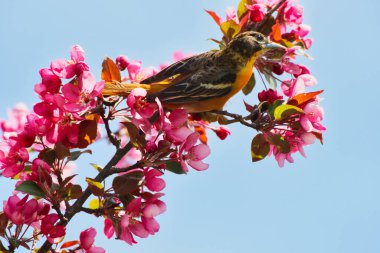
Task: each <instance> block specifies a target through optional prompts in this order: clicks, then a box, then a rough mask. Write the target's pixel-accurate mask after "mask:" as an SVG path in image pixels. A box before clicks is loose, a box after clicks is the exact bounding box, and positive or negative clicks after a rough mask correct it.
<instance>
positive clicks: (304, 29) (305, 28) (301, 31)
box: [291, 24, 311, 38]
mask: <svg viewBox="0 0 380 253" xmlns="http://www.w3.org/2000/svg"><path fill="white" fill-rule="evenodd" d="M310 31H311V26H309V25H305V24H299V25H298V26H296V27H295V29H293V30H292V31H291V33H294V34H296V35H297V36H300V37H302V38H303V37H306V36H307V35H308V34H309V32H310Z"/></svg>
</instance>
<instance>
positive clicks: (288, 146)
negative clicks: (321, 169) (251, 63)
mask: <svg viewBox="0 0 380 253" xmlns="http://www.w3.org/2000/svg"><path fill="white" fill-rule="evenodd" d="M274 8H276V9H275V10H276V11H275V12H272V10H274ZM207 12H208V13H209V14H210V15H211V16H212V17H213V19H214V20H215V21H216V23H217V24H218V25H219V26H220V28H221V31H222V32H223V33H224V36H223V40H222V41H221V42H219V43H220V44H221V47H223V44H224V43H228V41H230V40H231V39H233V37H234V36H236V35H238V34H239V33H241V32H244V31H247V30H252V31H257V32H261V33H263V34H264V35H266V36H267V37H268V39H270V40H271V41H273V42H276V43H279V44H281V45H282V46H284V47H285V48H287V50H286V53H285V54H284V55H281V56H278V55H271V54H270V53H268V54H266V55H264V57H261V58H260V59H259V60H257V61H256V62H255V68H256V70H257V71H258V73H259V75H263V76H264V77H265V79H266V81H267V83H268V84H269V86H270V88H269V89H268V88H267V87H265V90H263V91H261V92H259V93H258V100H259V104H258V105H257V106H256V107H254V106H251V105H249V104H246V107H247V110H248V111H249V112H250V113H251V114H254V115H255V117H254V118H253V120H252V123H254V124H255V126H257V127H256V129H257V130H259V131H260V132H261V133H259V134H258V135H256V136H255V138H254V139H253V140H252V150H251V151H252V160H253V161H259V160H262V159H263V158H265V157H266V156H267V155H270V154H273V155H274V157H275V159H276V160H277V162H278V164H279V166H280V167H282V166H284V162H285V161H288V162H291V163H292V162H293V161H294V159H293V157H292V154H293V153H296V152H299V153H300V154H301V155H302V156H306V155H305V152H304V148H303V147H304V146H306V145H310V144H313V143H314V142H315V140H316V139H319V140H320V141H321V142H322V134H323V132H324V131H325V130H326V128H325V127H324V126H323V125H322V123H321V121H322V120H323V114H324V111H323V108H322V107H321V105H320V101H321V98H320V97H319V96H318V95H319V94H320V93H322V91H315V92H309V91H307V89H309V88H311V87H314V86H315V85H316V84H317V80H316V78H315V77H314V76H313V75H312V74H311V71H310V69H309V68H308V67H307V66H305V65H302V64H297V63H296V62H295V60H296V58H297V56H305V57H309V55H307V54H306V53H305V51H306V50H308V49H309V48H310V47H311V46H312V42H313V40H312V39H311V38H308V35H309V33H310V31H311V27H310V26H309V25H306V24H304V23H303V20H304V17H303V7H302V6H301V5H299V4H298V3H297V1H296V0H285V1H284V0H242V1H241V2H240V4H239V6H238V10H237V11H235V10H234V8H231V7H230V8H227V10H226V20H224V19H222V18H220V17H219V16H218V15H217V14H216V13H214V12H212V11H207ZM268 12H270V13H271V14H272V15H267V13H268ZM231 29H232V30H233V31H234V32H230V31H231ZM272 54H273V53H272ZM285 75H288V76H289V77H285V78H284V80H280V78H279V77H283V76H285ZM277 81H280V90H277ZM254 83H255V81H254V82H251V83H250V84H248V85H247V86H246V88H245V89H246V90H243V91H244V93H245V94H249V93H250V92H251V91H252V88H253V86H254Z"/></svg>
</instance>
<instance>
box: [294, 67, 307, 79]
mask: <svg viewBox="0 0 380 253" xmlns="http://www.w3.org/2000/svg"><path fill="white" fill-rule="evenodd" d="M298 67H299V68H300V69H301V73H300V74H295V73H294V74H293V75H294V77H295V78H297V77H299V76H300V75H304V74H311V71H310V69H309V68H308V67H306V66H305V65H301V64H299V65H298Z"/></svg>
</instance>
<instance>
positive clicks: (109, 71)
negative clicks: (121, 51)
mask: <svg viewBox="0 0 380 253" xmlns="http://www.w3.org/2000/svg"><path fill="white" fill-rule="evenodd" d="M102 80H104V81H106V82H108V83H114V82H121V75H120V70H119V69H118V67H117V65H116V63H115V62H114V61H113V60H111V59H110V58H108V57H106V58H105V59H104V61H103V63H102Z"/></svg>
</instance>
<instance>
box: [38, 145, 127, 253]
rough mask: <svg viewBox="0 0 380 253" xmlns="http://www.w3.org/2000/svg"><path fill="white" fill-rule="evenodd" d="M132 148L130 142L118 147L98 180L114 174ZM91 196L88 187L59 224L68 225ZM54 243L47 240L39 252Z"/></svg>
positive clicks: (44, 250)
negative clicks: (115, 168) (115, 167)
mask: <svg viewBox="0 0 380 253" xmlns="http://www.w3.org/2000/svg"><path fill="white" fill-rule="evenodd" d="M131 149H132V144H131V143H130V142H129V143H128V144H127V145H125V147H123V148H118V149H117V150H116V152H115V154H114V156H113V157H112V158H111V160H110V161H109V162H108V163H107V165H106V166H105V167H104V169H103V170H101V171H100V172H99V174H98V175H97V176H96V177H95V180H96V181H99V182H103V181H104V180H105V179H106V178H107V177H108V176H110V175H112V173H110V171H112V172H113V170H112V168H113V167H114V166H115V165H116V164H117V163H118V162H119V161H120V159H121V158H123V157H124V156H125V155H126V154H127V153H128V152H129V151H130V150H131ZM90 196H91V191H90V188H89V187H87V188H86V190H85V191H84V192H83V194H82V196H81V197H80V198H79V199H77V200H76V201H75V202H74V204H73V205H72V206H71V207H69V208H68V209H67V210H66V212H65V214H64V219H61V220H60V222H59V225H62V226H66V225H67V224H68V223H69V222H70V220H71V219H72V218H73V217H74V216H75V215H76V214H77V213H79V212H80V211H81V209H82V206H83V204H84V203H85V202H86V200H87V199H88V198H89V197H90ZM51 246H52V244H51V243H50V242H49V241H48V240H46V241H45V242H44V244H43V245H42V246H41V248H40V249H39V250H38V253H47V252H48V251H49V250H50V249H51Z"/></svg>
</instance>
